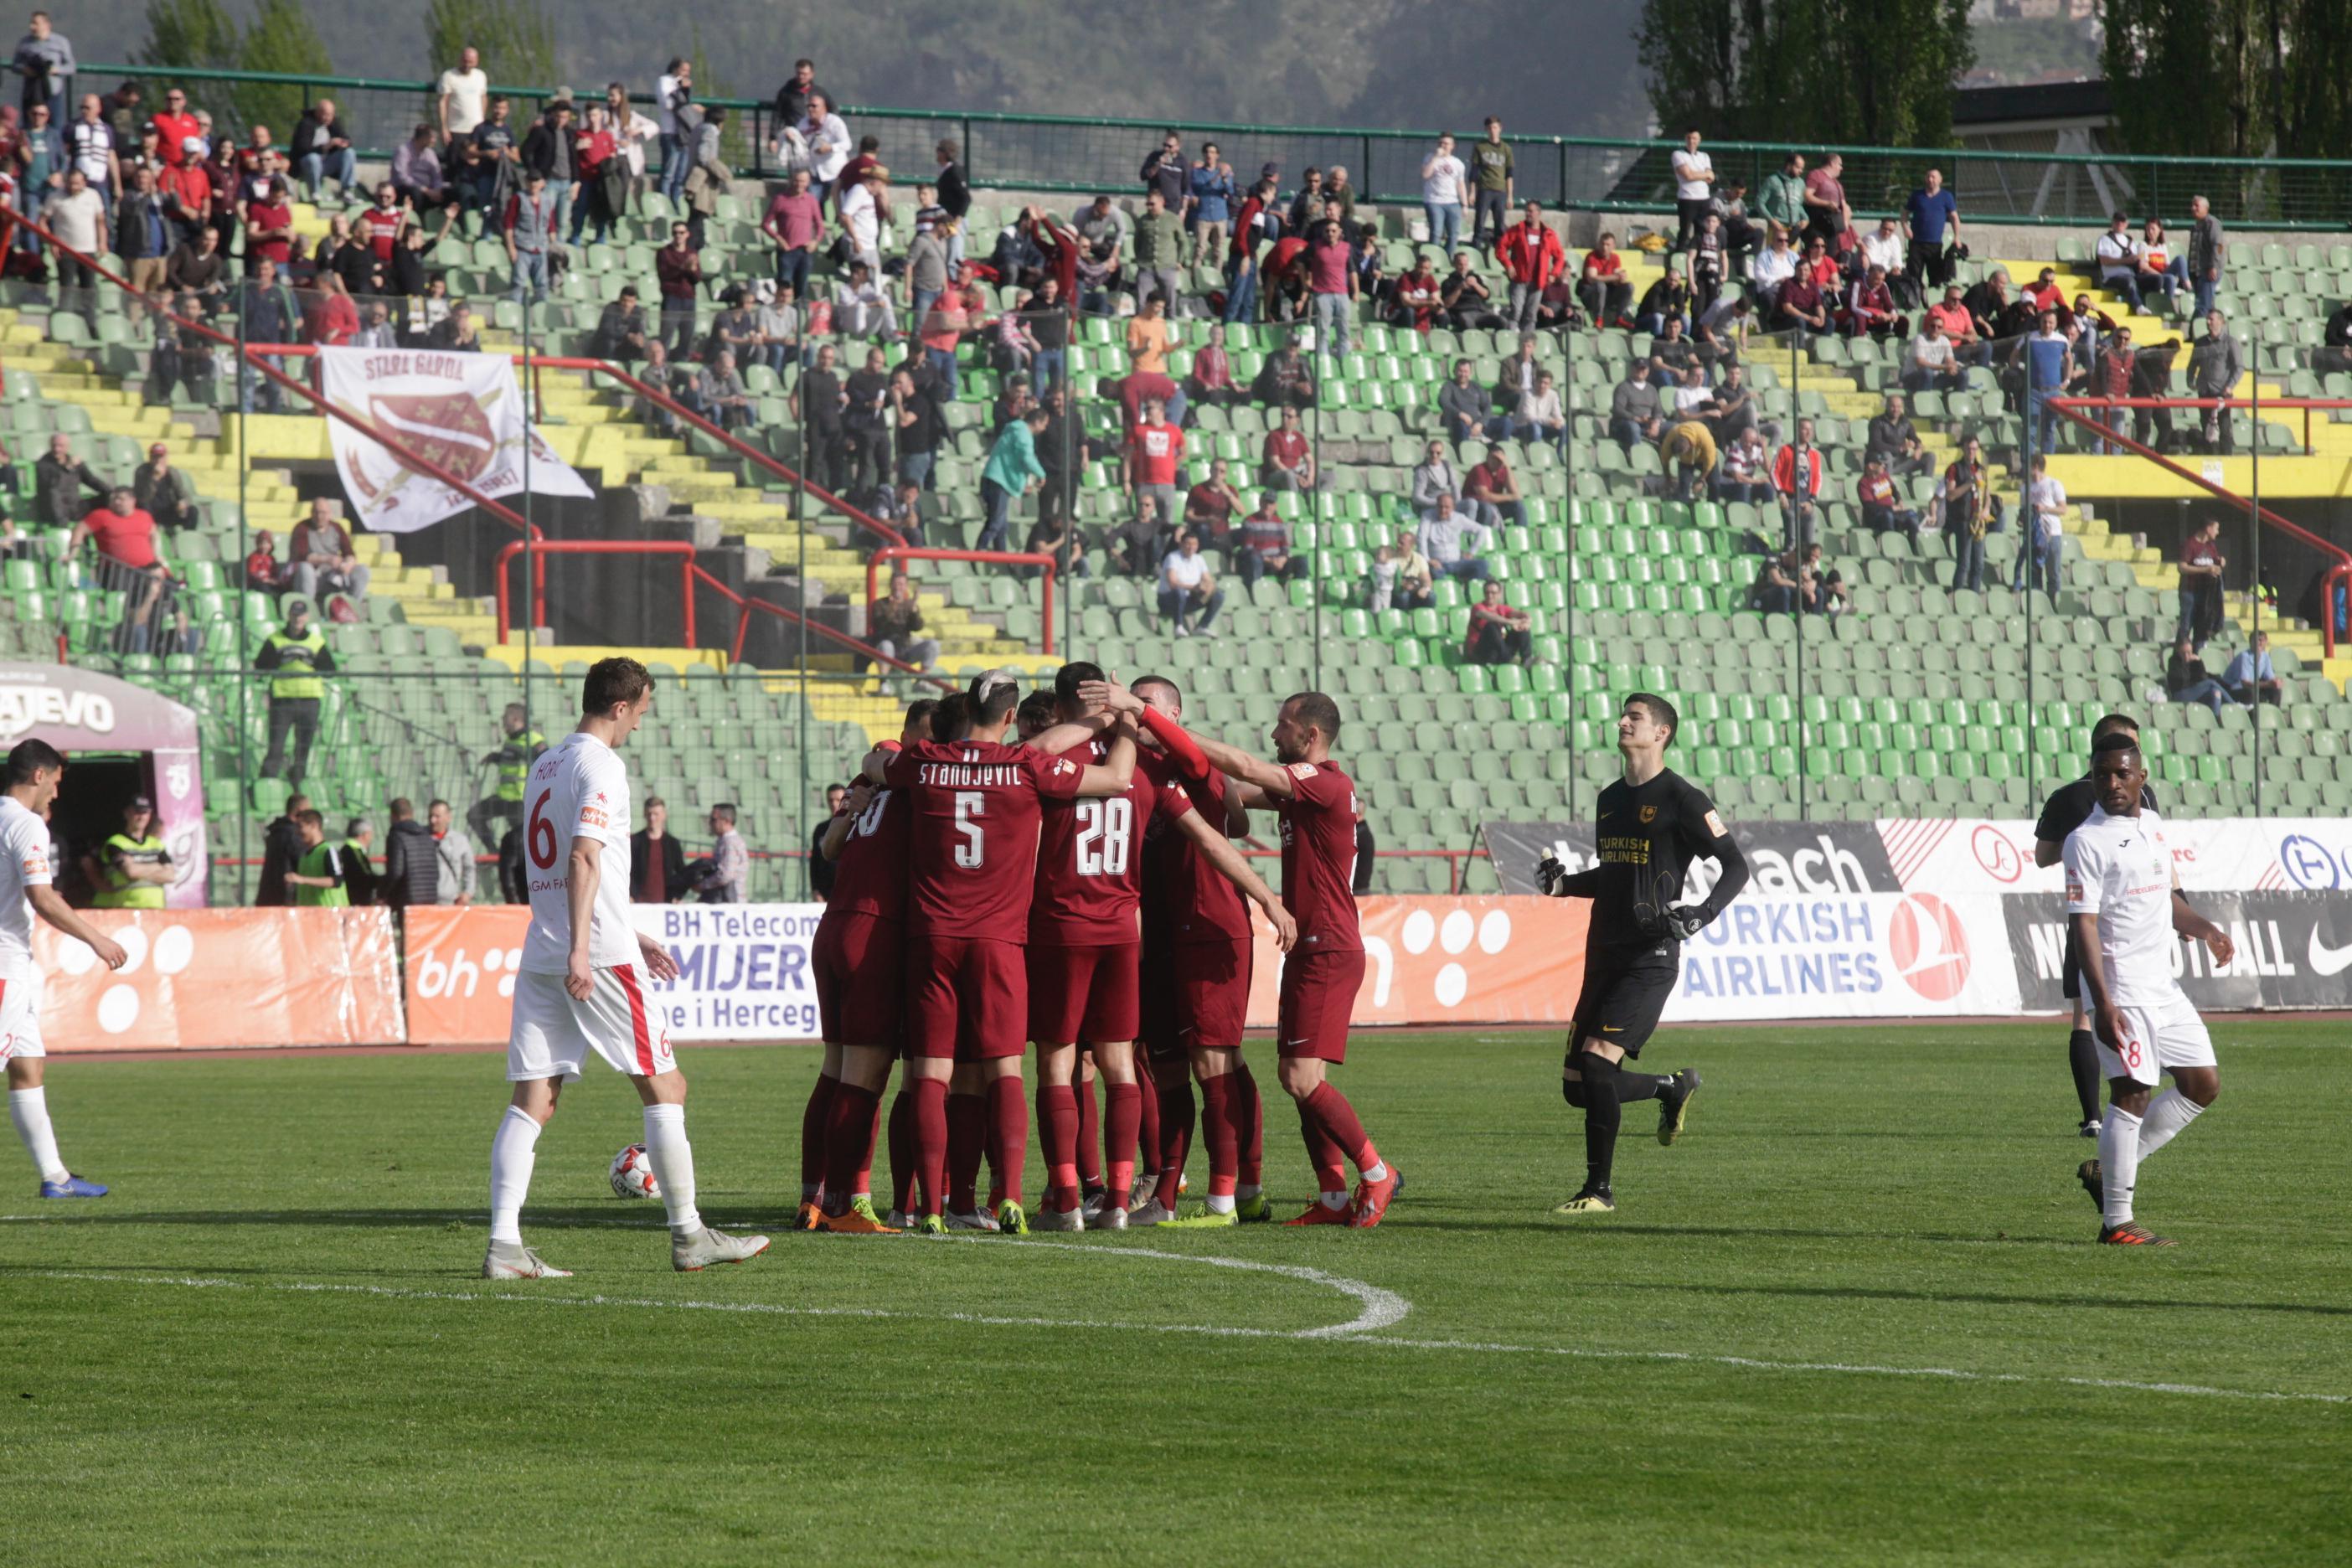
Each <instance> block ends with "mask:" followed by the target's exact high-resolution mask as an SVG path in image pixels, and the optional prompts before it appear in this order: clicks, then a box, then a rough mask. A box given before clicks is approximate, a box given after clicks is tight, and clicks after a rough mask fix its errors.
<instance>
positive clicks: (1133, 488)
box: [1124, 398, 1184, 519]
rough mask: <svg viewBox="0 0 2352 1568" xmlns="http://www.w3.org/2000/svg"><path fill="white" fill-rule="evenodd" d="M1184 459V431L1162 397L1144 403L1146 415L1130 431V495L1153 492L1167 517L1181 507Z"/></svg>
mask: <svg viewBox="0 0 2352 1568" xmlns="http://www.w3.org/2000/svg"><path fill="white" fill-rule="evenodd" d="M1183 461H1184V432H1183V430H1182V429H1181V428H1180V427H1179V426H1176V425H1174V424H1172V423H1171V422H1170V420H1169V418H1168V411H1167V405H1165V404H1163V403H1161V402H1160V400H1159V399H1158V398H1152V399H1150V400H1148V401H1146V402H1145V404H1144V405H1143V417H1142V418H1141V419H1140V420H1139V421H1138V422H1137V424H1136V426H1135V427H1134V428H1133V429H1131V430H1129V432H1128V433H1127V453H1126V465H1125V467H1126V472H1125V475H1124V479H1125V480H1126V485H1127V493H1128V495H1129V498H1131V499H1132V498H1139V497H1145V496H1149V497H1150V499H1151V500H1153V501H1154V502H1155V503H1156V504H1157V505H1158V508H1159V512H1160V516H1161V517H1163V518H1169V519H1173V518H1175V517H1176V516H1177V515H1178V511H1177V502H1176V495H1177V488H1178V486H1179V484H1180V483H1181V473H1182V464H1183Z"/></svg>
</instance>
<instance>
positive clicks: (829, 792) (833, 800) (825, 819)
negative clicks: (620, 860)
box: [633, 783, 872, 903]
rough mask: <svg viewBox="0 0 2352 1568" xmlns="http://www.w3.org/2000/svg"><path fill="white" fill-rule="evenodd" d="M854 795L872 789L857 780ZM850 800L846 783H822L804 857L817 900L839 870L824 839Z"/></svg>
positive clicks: (862, 796)
mask: <svg viewBox="0 0 2352 1568" xmlns="http://www.w3.org/2000/svg"><path fill="white" fill-rule="evenodd" d="M871 798H872V791H871V790H870V789H868V788H867V787H866V785H865V784H863V783H861V784H859V786H858V793H857V795H856V801H857V803H858V805H860V806H862V805H865V804H866V803H867V802H868V801H869V800H870V799H871ZM850 802H851V795H850V793H849V788H848V786H847V785H845V784H827V785H825V786H824V816H822V817H819V818H818V819H817V825H816V828H815V830H814V832H812V833H811V834H810V835H809V847H808V857H807V865H808V876H809V892H810V894H811V895H812V896H813V897H814V898H815V899H816V900H817V901H818V902H819V903H824V902H825V901H827V900H830V899H831V898H832V897H833V879H834V877H835V875H836V873H837V871H838V869H839V862H838V861H835V860H833V859H830V858H827V857H826V855H825V852H824V841H825V839H826V838H828V837H831V836H832V833H833V825H834V823H835V822H836V821H838V820H839V819H840V818H841V817H843V816H846V815H848V813H849V812H850V810H851V809H852V807H851V804H850ZM633 864H634V862H633ZM656 901H658V900H656Z"/></svg>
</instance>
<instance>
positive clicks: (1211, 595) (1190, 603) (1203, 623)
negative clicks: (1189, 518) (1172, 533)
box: [1157, 532, 1225, 637]
mask: <svg viewBox="0 0 2352 1568" xmlns="http://www.w3.org/2000/svg"><path fill="white" fill-rule="evenodd" d="M1157 597H1158V600H1159V605H1160V618H1161V619H1162V620H1165V621H1168V622H1170V623H1171V624H1172V626H1174V630H1175V635H1176V636H1178V637H1215V636H1216V635H1217V625H1216V623H1217V612H1218V611H1219V610H1222V609H1223V608H1224V607H1225V591H1224V590H1223V588H1220V587H1219V586H1217V576H1216V574H1215V573H1214V572H1212V571H1211V570H1210V569H1209V558H1208V557H1207V556H1205V555H1203V554H1202V553H1201V536H1200V535H1199V534H1197V533H1191V532H1187V533H1182V534H1179V535H1178V536H1177V539H1176V548H1175V549H1173V550H1171V551H1170V552H1168V553H1167V554H1166V555H1165V556H1163V557H1161V559H1160V585H1159V592H1158V595H1157ZM1187 617H1191V618H1190V619H1188V618H1187Z"/></svg>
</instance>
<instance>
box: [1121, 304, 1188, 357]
mask: <svg viewBox="0 0 2352 1568" xmlns="http://www.w3.org/2000/svg"><path fill="white" fill-rule="evenodd" d="M1168 298H1169V297H1168V296H1166V295H1164V294H1153V295H1152V296H1150V298H1149V299H1146V300H1143V301H1142V302H1141V304H1140V305H1139V308H1138V309H1137V310H1136V313H1135V314H1134V315H1132V316H1130V317H1129V318H1128V321H1127V353H1128V357H1129V363H1131V364H1132V365H1133V366H1134V368H1135V369H1137V370H1139V371H1141V372H1142V373H1144V374H1147V375H1166V374H1168V351H1169V350H1170V349H1171V348H1174V347H1176V346H1178V342H1179V340H1178V339H1177V337H1176V335H1175V333H1173V332H1172V331H1170V330H1169V327H1168Z"/></svg>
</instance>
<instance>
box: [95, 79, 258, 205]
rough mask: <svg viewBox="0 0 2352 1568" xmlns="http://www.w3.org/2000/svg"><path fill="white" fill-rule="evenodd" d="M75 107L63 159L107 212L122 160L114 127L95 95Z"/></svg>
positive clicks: (114, 195)
mask: <svg viewBox="0 0 2352 1568" xmlns="http://www.w3.org/2000/svg"><path fill="white" fill-rule="evenodd" d="M77 107H78V108H79V114H78V115H77V116H76V117H75V119H74V121H73V122H72V123H71V124H69V125H68V126H67V127H66V128H65V138H64V140H65V145H66V158H67V161H68V163H70V164H71V166H72V167H74V168H77V169H79V170H80V171H81V177H82V178H83V180H85V181H86V182H88V183H89V188H90V189H91V190H93V191H96V192H97V193H98V199H99V200H100V201H101V202H103V203H105V204H106V205H107V210H108V211H109V212H111V211H112V210H113V206H114V202H115V199H116V198H117V197H119V196H120V195H122V163H121V159H120V158H118V157H116V155H115V142H114V127H112V126H111V125H109V124H108V123H107V122H106V117H105V115H104V113H103V112H102V110H101V109H100V101H99V97H98V94H96V93H94V92H86V93H84V94H82V95H81V100H80V102H79V105H78V106H77ZM261 129H263V128H261V127H256V130H257V131H259V130H261Z"/></svg>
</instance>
